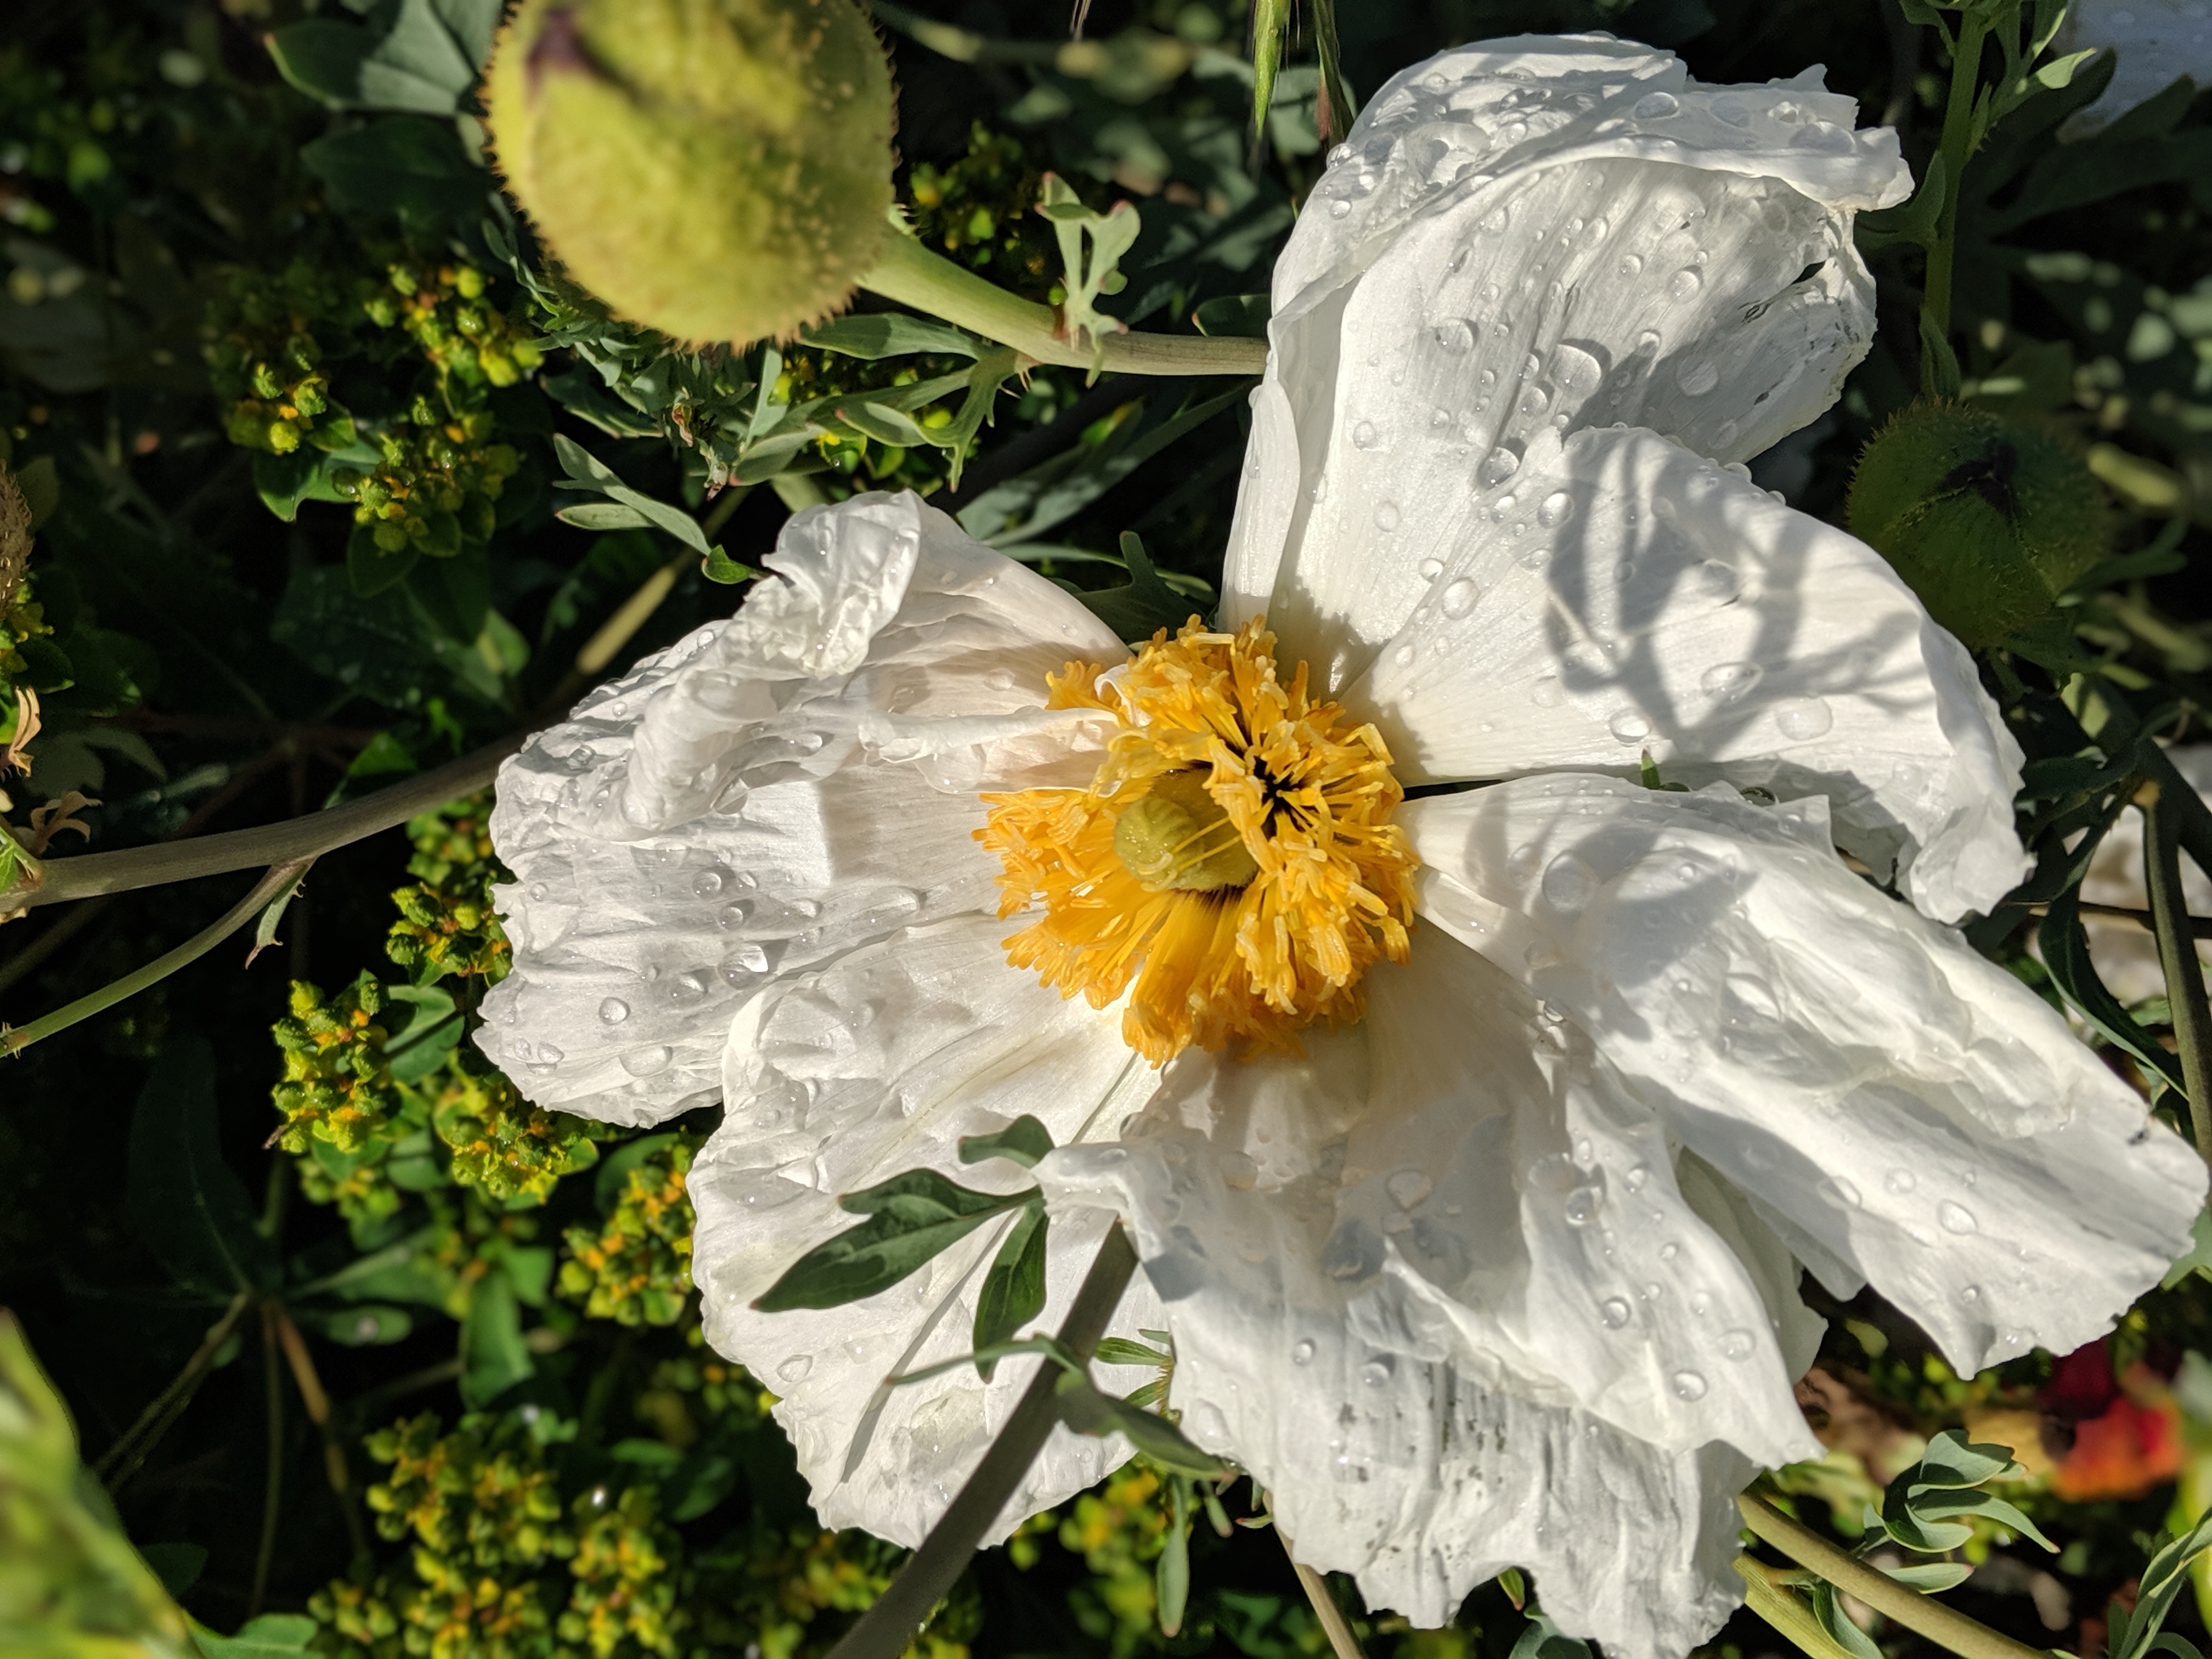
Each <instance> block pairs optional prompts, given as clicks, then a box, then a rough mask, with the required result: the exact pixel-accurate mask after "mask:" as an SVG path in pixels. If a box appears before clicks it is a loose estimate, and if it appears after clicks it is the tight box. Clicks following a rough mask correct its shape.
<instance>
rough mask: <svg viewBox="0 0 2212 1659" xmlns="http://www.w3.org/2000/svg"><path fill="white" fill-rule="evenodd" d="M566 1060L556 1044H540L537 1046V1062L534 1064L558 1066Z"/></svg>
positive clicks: (565, 1056)
mask: <svg viewBox="0 0 2212 1659" xmlns="http://www.w3.org/2000/svg"><path fill="white" fill-rule="evenodd" d="M567 1058H568V1055H567V1054H565V1053H563V1052H562V1049H561V1048H560V1047H559V1045H558V1044H556V1043H551V1042H541V1043H539V1044H538V1060H537V1062H536V1063H537V1064H538V1065H540V1066H558V1065H559V1064H560V1063H561V1062H562V1060H566V1059H567Z"/></svg>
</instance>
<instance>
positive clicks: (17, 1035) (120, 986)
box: [0, 819, 314, 1054]
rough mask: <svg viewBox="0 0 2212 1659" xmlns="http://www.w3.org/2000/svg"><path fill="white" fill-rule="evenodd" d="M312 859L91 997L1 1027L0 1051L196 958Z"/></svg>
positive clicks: (258, 886)
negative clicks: (18, 1024) (180, 943)
mask: <svg viewBox="0 0 2212 1659" xmlns="http://www.w3.org/2000/svg"><path fill="white" fill-rule="evenodd" d="M295 822H301V823H304V822H307V820H305V819H300V820H295ZM280 827H281V826H280ZM241 833H244V834H247V835H251V834H252V833H254V832H253V831H252V830H246V831H243V832H241ZM146 850H147V851H149V852H152V851H155V850H157V849H155V848H147V849H146ZM106 856H107V857H110V858H123V857H125V856H127V854H121V853H111V854H106ZM313 862H314V860H313V858H303V859H294V860H291V861H290V862H289V863H286V864H280V865H277V866H276V867H275V868H273V869H271V870H270V871H269V872H268V873H267V874H265V875H264V876H263V877H262V878H261V879H260V880H259V881H257V882H255V883H254V884H253V888H252V891H250V892H249V893H247V894H246V896H245V897H244V898H242V899H240V900H239V902H237V903H235V904H234V905H232V906H231V907H230V908H229V909H228V910H226V911H224V912H223V913H222V915H221V916H219V917H218V918H216V921H213V922H211V923H210V925H209V926H207V927H203V928H201V929H200V931H199V932H198V933H194V934H193V935H192V936H191V938H190V939H186V940H185V942H184V943H183V944H182V945H179V946H178V947H177V948H176V949H175V950H173V951H170V952H168V954H167V955H166V956H160V957H155V958H154V960H153V961H151V962H149V963H147V964H146V965H145V966H144V967H143V968H141V969H138V971H137V973H135V974H125V975H124V976H123V977H122V978H121V979H118V980H115V981H112V982H110V983H108V984H106V985H103V986H101V987H100V988H99V989H98V990H97V991H94V993H93V994H91V995H90V996H83V997H79V998H78V999H77V1000H76V1001H75V1002H71V1003H68V1004H65V1005H64V1006H62V1007H59V1008H57V1009H55V1010H54V1012H52V1013H51V1014H42V1015H40V1017H39V1018H36V1019H34V1020H33V1021H32V1022H31V1023H30V1024H28V1025H20V1026H16V1027H15V1028H13V1029H12V1030H11V1029H9V1028H8V1027H5V1026H0V1050H4V1051H5V1052H6V1053H8V1054H21V1053H22V1052H23V1050H24V1049H26V1048H29V1047H30V1046H31V1045H32V1044H33V1043H34V1042H42V1041H43V1040H45V1039H46V1038H47V1037H50V1036H53V1035H54V1034H55V1033H56V1032H58V1031H66V1030H69V1028H70V1026H72V1025H75V1024H77V1022H78V1021H80V1020H86V1019H90V1018H92V1017H93V1016H94V1014H98V1013H104V1012H106V1011H107V1010H108V1009H110V1008H112V1007H113V1006H115V1005H116V1004H117V1003H118V1002H121V1001H122V1000H124V999H125V998H126V997H134V996H136V995H137V994H138V993H139V992H141V991H143V990H144V989H145V988H146V987H148V986H149V985H155V984H158V983H160V982H161V981H162V980H165V979H167V978H168V976H169V975H172V974H173V973H175V972H176V971H177V969H179V968H182V967H185V966H186V965H187V964H188V963H194V962H197V961H198V960H199V959H200V958H201V957H204V956H205V955H206V954H207V953H208V952H209V951H212V950H214V949H215V947H216V945H220V944H222V942H223V940H225V939H228V938H229V937H230V936H231V935H232V934H233V933H236V932H237V931H238V930H239V929H240V928H241V927H245V926H246V923H247V922H249V921H252V920H253V918H254V917H256V916H258V915H260V914H261V913H262V911H264V910H265V909H267V908H269V904H270V901H271V900H273V899H275V898H276V896H277V895H278V894H280V893H282V892H283V891H284V890H286V889H287V888H289V887H291V886H293V885H295V884H296V883H297V882H298V881H299V879H300V878H301V877H302V876H304V875H306V874H307V866H309V865H311V864H313Z"/></svg>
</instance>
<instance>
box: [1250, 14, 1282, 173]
mask: <svg viewBox="0 0 2212 1659" xmlns="http://www.w3.org/2000/svg"><path fill="white" fill-rule="evenodd" d="M1290 32H1291V0H1253V3H1252V141H1253V143H1254V145H1255V147H1256V146H1257V145H1258V143H1259V141H1260V139H1261V137H1262V136H1263V135H1264V134H1265V133H1266V131H1267V110H1268V106H1270V105H1272V104H1273V102H1274V100H1275V75H1276V71H1277V70H1279V69H1280V67H1281V66H1282V62H1283V46H1284V44H1285V41H1286V40H1288V38H1289V36H1290Z"/></svg>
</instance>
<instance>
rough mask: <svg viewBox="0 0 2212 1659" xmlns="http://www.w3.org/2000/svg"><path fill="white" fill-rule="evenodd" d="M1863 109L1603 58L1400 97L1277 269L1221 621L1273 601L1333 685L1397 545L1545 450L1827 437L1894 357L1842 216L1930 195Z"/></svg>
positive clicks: (1401, 87)
mask: <svg viewBox="0 0 2212 1659" xmlns="http://www.w3.org/2000/svg"><path fill="white" fill-rule="evenodd" d="M1801 79H1802V77H1801ZM1853 108H1854V106H1853V103H1852V100H1850V99H1849V98H1848V97H1844V96H1841V95H1838V94H1827V93H1824V92H1821V91H1820V90H1819V89H1818V88H1817V87H1816V86H1812V85H1807V84H1790V85H1783V86H1764V87H1733V88H1704V87H1698V86H1695V85H1692V83H1690V82H1688V81H1687V80H1686V76H1685V75H1684V72H1683V70H1682V68H1681V65H1680V64H1679V63H1678V62H1677V61H1676V60H1675V59H1674V58H1672V57H1671V56H1670V55H1668V54H1667V53H1664V52H1652V51H1650V50H1649V49H1647V48H1643V47H1638V46H1630V45H1627V44H1625V43H1622V42H1618V41H1612V40H1601V39H1597V38H1594V37H1565V38H1559V37H1524V38H1522V39H1520V40H1502V41H1492V42H1487V43H1484V44H1483V45H1481V46H1473V47H1468V48H1463V49H1460V50H1457V51H1454V52H1446V53H1443V54H1442V55H1440V56H1439V57H1437V58H1434V59H1431V61H1430V62H1428V63H1426V64H1417V65H1415V66H1414V67H1413V69H1410V70H1407V71H1405V72H1404V73H1403V74H1401V75H1400V76H1398V77H1397V78H1396V79H1395V80H1394V81H1393V82H1391V83H1390V84H1389V86H1388V87H1386V88H1384V89H1383V92H1382V93H1381V94H1378V95H1377V96H1376V100H1374V102H1372V103H1371V104H1370V106H1369V107H1368V109H1367V111H1366V112H1364V114H1363V115H1362V116H1361V117H1360V118H1359V120H1358V123H1357V125H1355V128H1354V131H1353V133H1352V138H1351V140H1350V141H1349V142H1348V143H1346V145H1344V146H1341V147H1340V149H1338V150H1337V151H1335V152H1333V153H1332V161H1331V165H1330V167H1329V169H1328V173H1327V175H1326V176H1325V177H1324V178H1323V179H1322V182H1321V183H1320V185H1317V186H1316V190H1315V191H1314V193H1313V195H1312V197H1310V200H1309V203H1308V204H1307V206H1306V209H1305V210H1304V212H1303V213H1302V214H1301V216H1300V217H1299V220H1298V223H1297V228H1296V229H1295V230H1294V231H1293V232H1292V234H1291V240H1290V243H1289V246H1287V247H1286V249H1285V252H1284V254H1283V257H1282V258H1281V259H1280V260H1279V262H1278V264H1277V265H1276V269H1275V277H1274V288H1273V298H1274V316H1273V322H1272V324H1271V325H1270V337H1271V338H1272V340H1273V347H1274V349H1273V354H1272V355H1271V356H1270V359H1269V362H1268V368H1267V381H1266V387H1265V390H1263V392H1262V394H1261V400H1260V404H1261V405H1263V406H1261V414H1260V418H1259V420H1258V422H1256V423H1255V437H1254V448H1253V454H1252V459H1253V462H1254V464H1255V465H1253V467H1252V468H1251V469H1249V471H1248V473H1247V476H1246V478H1245V481H1244V488H1243V499H1242V500H1241V501H1240V502H1239V507H1238V514H1237V525H1236V527H1235V529H1234V531H1233V532H1232V535H1231V548H1230V553H1229V557H1228V561H1227V564H1226V568H1225V604H1224V616H1225V619H1226V620H1227V621H1228V622H1230V623H1237V622H1241V621H1242V620H1243V618H1244V617H1247V616H1249V615H1251V614H1253V613H1254V612H1255V611H1260V610H1263V609H1268V608H1269V606H1270V605H1271V601H1272V605H1273V609H1272V610H1271V611H1270V620H1271V622H1272V623H1273V624H1274V626H1275V627H1276V628H1277V629H1278V631H1279V634H1281V635H1282V637H1283V638H1284V639H1285V641H1286V644H1287V645H1288V646H1289V647H1290V654H1291V655H1292V656H1293V657H1304V658H1305V659H1307V660H1308V661H1310V662H1311V663H1312V664H1313V665H1314V667H1315V669H1316V671H1317V672H1319V673H1321V674H1322V677H1323V678H1324V680H1325V681H1326V682H1327V683H1328V684H1330V685H1332V686H1334V685H1340V684H1343V683H1344V682H1345V679H1346V678H1348V677H1349V675H1348V673H1340V672H1339V671H1338V668H1337V664H1336V658H1337V653H1338V652H1339V651H1340V650H1341V651H1344V652H1346V653H1349V654H1350V658H1351V659H1357V658H1358V653H1359V649H1360V647H1361V645H1362V643H1363V641H1364V643H1365V644H1366V645H1369V646H1370V647H1371V645H1372V644H1373V643H1374V640H1375V636H1374V635H1372V634H1371V633H1368V634H1363V633H1362V632H1361V630H1359V629H1358V628H1357V627H1356V626H1354V625H1352V623H1349V622H1347V620H1346V618H1347V617H1348V616H1349V615H1350V614H1351V613H1352V612H1353V611H1356V610H1357V609H1358V604H1359V596H1360V592H1361V588H1362V586H1363V584H1364V580H1365V577H1366V574H1367V573H1368V572H1369V571H1370V570H1371V569H1373V568H1376V567H1377V566H1378V565H1380V564H1387V563H1389V562H1395V561H1396V560H1398V559H1399V558H1400V556H1401V553H1402V551H1403V549H1404V546H1405V544H1404V543H1403V542H1402V541H1401V540H1394V539H1393V537H1394V533H1395V532H1397V530H1398V529H1399V527H1400V526H1414V525H1416V524H1417V523H1418V522H1419V521H1420V520H1424V519H1425V518H1427V517H1429V516H1431V515H1433V514H1435V513H1438V512H1439V511H1443V512H1449V511H1451V510H1452V507H1453V504H1455V503H1456V502H1458V501H1462V500H1463V499H1464V498H1465V497H1466V496H1467V495H1468V492H1469V491H1470V490H1480V489H1486V487H1487V486H1488V485H1490V484H1492V483H1498V482H1500V481H1502V480H1503V479H1504V478H1505V477H1507V476H1509V475H1510V471H1511V470H1512V468H1513V467H1514V466H1515V465H1516V464H1517V462H1518V460H1519V459H1520V458H1521V457H1522V455H1523V454H1524V453H1526V450H1527V447H1528V444H1529V442H1530V441H1532V440H1533V439H1534V436H1535V435H1537V434H1538V433H1540V432H1543V431H1546V430H1547V429H1548V430H1553V431H1561V430H1565V431H1571V430H1574V429H1576V428H1580V427H1585V426H1595V425H1598V424H1601V423H1604V424H1610V423H1613V422H1621V421H1632V422H1638V423H1639V424H1642V425H1645V426H1650V427H1653V428H1656V429H1658V430H1661V431H1663V432H1667V433H1669V434H1672V435H1675V436H1677V437H1678V438H1679V439H1680V441H1681V442H1683V443H1685V444H1686V445H1688V446H1689V447H1692V448H1694V449H1697V450H1699V451H1700V452H1701V453H1708V454H1711V455H1713V456H1715V457H1716V458H1717V459H1723V460H1737V459H1747V458H1748V457H1750V456H1752V455H1754V454H1756V453H1759V451H1761V450H1763V449H1765V448H1766V447H1768V446H1769V445H1771V444H1772V443H1773V442H1775V441H1777V440H1778V439H1780V438H1782V437H1783V436H1784V435H1787V434H1789V433H1790V432H1792V431H1794V430H1796V428H1799V427H1802V426H1803V425H1804V424H1806V423H1807V422H1809V421H1811V420H1812V419H1814V417H1815V416H1818V415H1819V414H1820V411H1821V410H1824V409H1826V407H1827V406H1828V405H1829V404H1832V402H1834V400H1835V398H1836V397H1837V396H1838V393H1839V392H1840V389H1841V386H1842V382H1843V379H1844V376H1845V375H1846V374H1848V373H1849V372H1850V369H1851V368H1852V367H1853V366H1854V365H1855V364H1856V363H1857V362H1858V361H1859V360H1860V359H1861V358H1862V357H1863V356H1865V353H1866V349H1867V346H1868V343H1869V341H1870V340H1871V339H1872V337H1873V333H1874V307H1873V294H1874V289H1873V283H1872V279H1871V278H1870V277H1869V276H1868V274H1867V272H1866V270H1865V267H1864V266H1863V264H1862V263H1861V262H1860V260H1859V258H1858V256H1857V252H1855V251H1854V249H1853V246H1852V243H1851V234H1850V214H1851V210H1853V209H1854V208H1857V207H1863V206H1871V205H1874V204H1875V203H1876V202H1878V201H1879V202H1887V201H1890V200H1897V199H1902V197H1903V195H1904V194H1905V192H1906V191H1909V189H1910V186H1911V180H1910V177H1909V175H1908V174H1907V173H1905V168H1904V165H1903V163H1902V162H1901V161H1899V159H1898V156H1897V145H1896V137H1895V135H1894V134H1893V133H1890V132H1887V131H1880V132H1869V133H1861V134H1858V135H1857V137H1853V136H1852V134H1851V133H1850V124H1851V121H1852V118H1853V113H1852V112H1853ZM1270 394H1273V395H1272V396H1271V395H1270ZM1286 450H1287V451H1288V452H1289V453H1290V454H1291V455H1294V458H1295V464H1296V471H1295V476H1291V475H1289V474H1287V473H1286V472H1285V458H1286V457H1285V452H1286ZM1419 557H1420V555H1419V553H1413V554H1409V555H1405V556H1404V562H1405V563H1406V565H1407V568H1408V569H1409V570H1410V569H1411V568H1413V565H1414V564H1415V563H1416V562H1418V560H1419ZM1285 577H1287V578H1288V579H1289V580H1288V581H1287V583H1286V582H1285V580H1284V578H1285ZM1286 586H1287V587H1288V589H1289V590H1290V591H1288V592H1285V587H1286ZM1347 634H1349V635H1352V637H1346V635H1347ZM1352 671H1356V667H1355V668H1354V669H1353V670H1352Z"/></svg>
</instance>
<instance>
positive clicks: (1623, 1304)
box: [1597, 1296, 1632, 1331]
mask: <svg viewBox="0 0 2212 1659" xmlns="http://www.w3.org/2000/svg"><path fill="white" fill-rule="evenodd" d="M1631 1312H1632V1310H1631V1309H1630V1307H1629V1305H1628V1300H1627V1298H1626V1297H1619V1296H1609V1297H1606V1299H1605V1300H1604V1301H1602V1302H1601V1303H1599V1304H1597V1314H1598V1317H1599V1318H1601V1319H1602V1320H1603V1321H1605V1328H1606V1329H1607V1330H1609V1331H1617V1330H1619V1329H1620V1328H1621V1327H1622V1326H1623V1325H1626V1323H1627V1322H1628V1318H1629V1315H1630V1313H1631Z"/></svg>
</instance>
